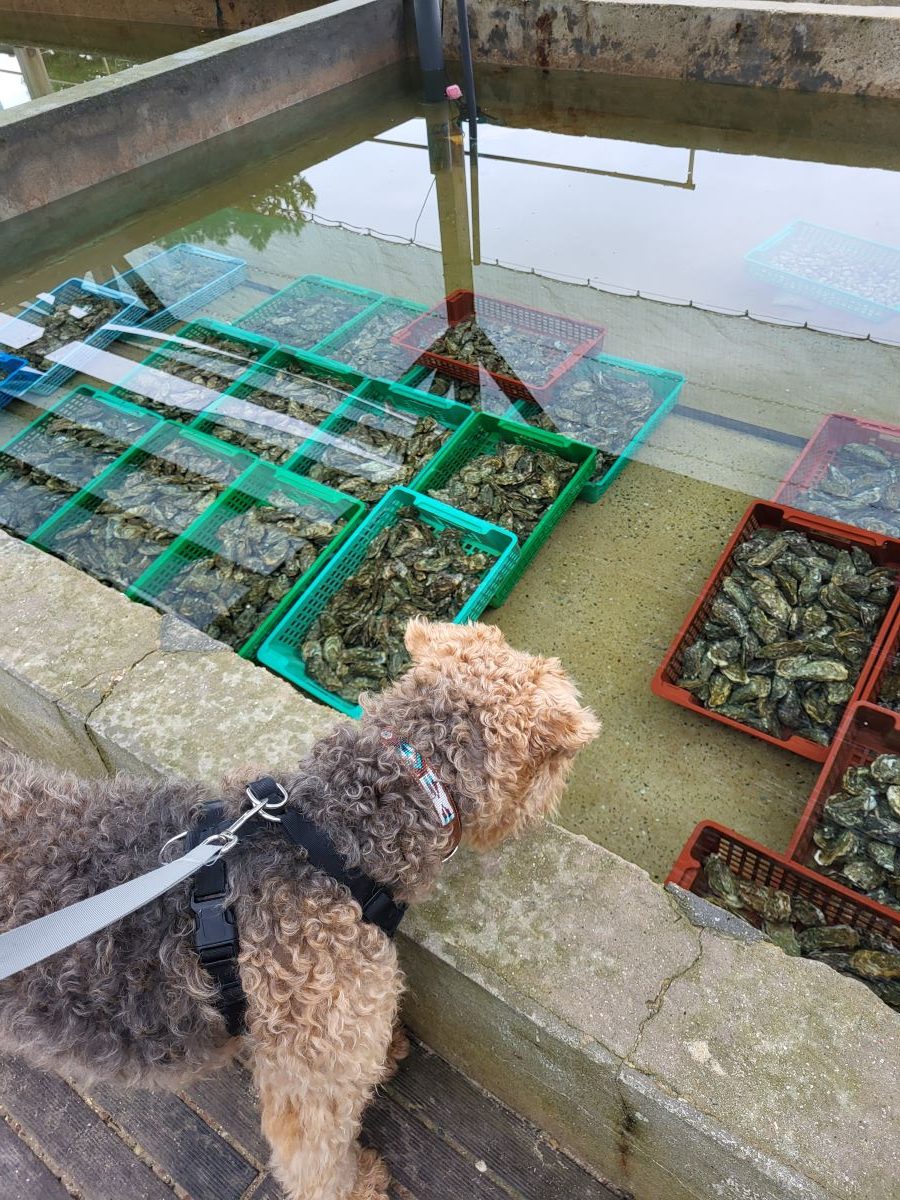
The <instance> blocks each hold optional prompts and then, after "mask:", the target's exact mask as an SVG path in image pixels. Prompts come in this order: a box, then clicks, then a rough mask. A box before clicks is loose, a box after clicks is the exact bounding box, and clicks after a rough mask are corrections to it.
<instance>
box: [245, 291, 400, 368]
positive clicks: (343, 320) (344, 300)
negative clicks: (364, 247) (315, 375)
mask: <svg viewBox="0 0 900 1200" xmlns="http://www.w3.org/2000/svg"><path fill="white" fill-rule="evenodd" d="M297 296H300V297H302V298H304V299H306V300H308V301H309V303H310V304H311V305H312V304H315V303H317V302H318V301H319V300H321V299H322V298H327V299H328V300H329V301H330V302H332V303H333V304H334V305H335V307H336V310H337V317H336V319H335V318H334V317H331V316H329V317H328V318H327V319H326V318H325V317H319V316H316V315H314V316H312V317H310V319H309V320H308V321H307V322H306V323H305V324H304V323H302V322H300V323H298V322H297V320H296V319H295V318H290V317H280V316H279V309H280V308H282V307H283V304H284V301H285V299H291V300H292V299H296V297H297ZM381 298H382V296H381V292H373V291H370V290H369V289H368V288H362V287H356V286H355V285H354V284H352V283H342V282H341V281H340V280H338V279H328V278H327V277H326V276H325V275H304V276H302V277H301V278H300V279H295V280H294V282H293V283H289V284H288V285H287V287H283V288H282V289H281V291H279V292H276V293H275V294H274V296H269V297H268V299H266V300H263V301H262V303H261V304H257V305H255V306H254V307H253V308H251V309H250V310H249V312H246V313H244V315H243V316H242V317H239V318H238V320H237V324H238V325H240V326H241V328H242V329H249V330H252V331H253V332H254V333H260V334H263V335H265V336H266V337H270V338H273V339H274V340H275V341H277V342H279V343H281V344H282V345H285V346H290V347H294V348H296V349H298V350H311V349H313V347H315V346H317V345H318V343H319V342H321V341H322V340H323V339H324V338H326V337H329V336H330V335H331V334H333V333H335V332H336V331H337V330H339V329H343V327H344V326H345V325H347V324H348V323H349V322H351V321H353V320H355V319H356V318H357V317H358V316H359V315H360V314H361V313H364V312H365V311H366V310H367V309H369V308H371V307H372V306H373V305H375V304H377V303H378V302H379V300H381Z"/></svg>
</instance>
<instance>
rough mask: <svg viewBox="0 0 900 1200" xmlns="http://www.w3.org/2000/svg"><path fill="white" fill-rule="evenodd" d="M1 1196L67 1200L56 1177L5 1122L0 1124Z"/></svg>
mask: <svg viewBox="0 0 900 1200" xmlns="http://www.w3.org/2000/svg"><path fill="white" fill-rule="evenodd" d="M0 1194H2V1196H3V1200H36V1197H38V1196H40V1198H41V1200H69V1194H68V1192H67V1191H66V1189H65V1188H64V1187H63V1185H62V1184H61V1183H60V1182H59V1180H58V1179H57V1178H56V1176H55V1175H51V1174H50V1172H49V1171H48V1170H47V1168H46V1167H45V1166H44V1164H43V1163H42V1162H41V1160H40V1159H39V1158H38V1157H37V1156H36V1155H34V1154H32V1152H31V1151H30V1150H29V1149H28V1147H27V1146H26V1145H25V1143H24V1142H23V1141H22V1139H21V1138H20V1137H19V1136H18V1135H17V1134H16V1132H15V1130H14V1129H12V1128H11V1127H10V1126H9V1125H7V1123H6V1122H5V1121H2V1120H0Z"/></svg>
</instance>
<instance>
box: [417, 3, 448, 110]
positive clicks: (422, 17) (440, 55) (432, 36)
mask: <svg viewBox="0 0 900 1200" xmlns="http://www.w3.org/2000/svg"><path fill="white" fill-rule="evenodd" d="M414 7H415V14H416V37H417V39H418V42H419V63H420V65H421V67H422V91H423V95H424V98H425V101H426V102H427V103H428V104H434V103H435V102H437V101H439V100H444V99H445V93H446V88H447V80H446V76H445V74H444V37H443V33H442V31H441V3H440V0H415V5H414Z"/></svg>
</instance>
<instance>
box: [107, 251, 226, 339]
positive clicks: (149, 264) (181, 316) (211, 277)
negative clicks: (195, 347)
mask: <svg viewBox="0 0 900 1200" xmlns="http://www.w3.org/2000/svg"><path fill="white" fill-rule="evenodd" d="M246 277H247V262H246V260H245V259H243V258H237V257H235V256H234V255H232V254H220V253H219V252H218V251H216V250H206V249H205V248H204V247H202V246H193V245H191V243H190V242H180V243H179V244H178V245H177V246H172V247H170V249H168V250H163V251H162V252H161V253H160V254H154V255H153V256H152V257H150V258H148V259H146V260H145V261H144V262H142V263H141V264H140V266H137V267H132V268H131V270H130V271H125V272H123V273H119V272H117V273H116V274H115V275H114V276H113V278H112V279H110V280H109V281H108V282H107V284H106V286H107V287H113V288H117V289H118V290H119V291H121V292H124V293H126V294H127V295H132V294H133V295H136V296H137V298H138V300H140V301H141V303H142V304H143V305H144V307H145V308H146V309H147V312H148V313H149V314H150V315H149V316H148V317H146V318H145V320H144V321H143V322H142V323H141V328H142V329H153V330H163V329H168V328H169V327H170V326H172V325H174V324H175V323H176V322H178V321H186V320H188V318H190V317H192V316H194V315H195V314H196V313H198V312H200V310H201V309H203V308H205V307H206V306H207V305H208V304H211V303H212V301H213V300H217V299H218V298H219V296H224V295H225V294H226V293H227V292H230V291H231V290H232V288H236V287H237V286H238V285H239V284H241V283H243V281H244V280H245V279H246Z"/></svg>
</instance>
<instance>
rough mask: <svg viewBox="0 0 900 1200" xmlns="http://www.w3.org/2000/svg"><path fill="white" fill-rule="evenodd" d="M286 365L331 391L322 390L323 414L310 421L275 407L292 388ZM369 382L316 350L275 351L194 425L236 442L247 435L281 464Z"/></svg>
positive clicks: (262, 452) (258, 451)
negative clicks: (286, 380)
mask: <svg viewBox="0 0 900 1200" xmlns="http://www.w3.org/2000/svg"><path fill="white" fill-rule="evenodd" d="M287 368H290V370H291V374H292V376H293V375H300V376H302V377H305V378H306V379H308V380H309V381H310V383H313V384H316V383H318V384H320V385H321V386H322V388H323V389H326V390H324V391H323V393H322V401H323V407H322V410H321V412H319V413H318V415H316V414H315V413H310V420H309V421H308V422H305V421H303V420H301V419H298V418H296V417H292V416H289V415H288V414H287V413H283V412H281V411H280V410H279V409H278V407H276V402H277V401H278V398H279V395H281V394H284V390H285V389H286V388H287V387H290V386H291V384H290V383H287V384H285V383H283V382H282V374H281V373H282V372H284V371H285V369H287ZM365 382H366V380H365V376H363V375H360V374H359V373H358V372H356V371H350V370H348V369H347V368H346V367H340V366H337V365H336V364H334V363H330V362H327V361H326V360H325V359H321V358H319V357H318V356H317V355H315V354H310V353H308V352H304V351H302V350H288V349H286V348H279V349H277V350H271V351H270V352H269V353H268V354H266V355H265V356H264V357H263V358H262V359H260V361H259V363H258V364H257V365H256V366H254V367H251V368H250V370H249V371H248V372H247V373H246V374H245V375H243V376H242V377H241V379H240V380H238V382H237V383H235V384H232V386H231V387H230V388H229V389H228V390H227V391H226V392H225V394H224V395H223V396H221V397H220V398H219V399H218V400H214V401H213V403H212V404H211V405H210V406H209V408H207V409H205V410H204V411H203V412H202V413H200V415H199V416H197V417H196V418H195V419H194V421H193V422H192V423H191V426H190V428H192V429H198V430H199V431H200V432H201V433H208V434H211V435H212V436H213V437H218V438H221V439H222V441H228V442H233V443H235V444H240V443H239V442H238V440H237V439H238V438H239V437H243V438H245V439H246V440H247V441H249V442H251V443H252V446H250V447H247V448H249V449H252V451H253V453H255V454H258V455H259V456H260V457H261V458H266V459H268V460H269V461H271V462H273V463H275V464H276V465H282V464H284V463H285V462H287V461H288V460H289V459H290V458H292V457H293V456H294V455H295V454H296V453H297V451H298V449H299V448H300V447H301V446H302V445H303V444H304V442H305V441H306V440H307V438H308V437H309V436H310V432H311V429H310V427H312V428H318V426H320V425H321V424H322V422H323V421H325V420H327V419H328V417H329V416H331V415H333V414H334V413H335V412H336V411H337V409H338V408H340V407H341V405H342V404H343V403H344V402H345V401H346V399H347V397H348V396H349V395H352V394H353V393H354V392H356V391H358V390H359V389H360V388H361V387H362V386H363V384H364V383H365ZM309 407H312V405H309Z"/></svg>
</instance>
